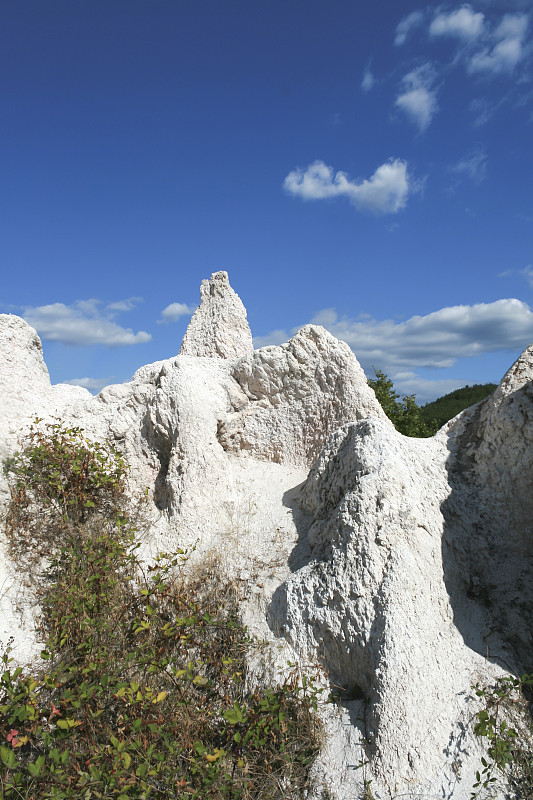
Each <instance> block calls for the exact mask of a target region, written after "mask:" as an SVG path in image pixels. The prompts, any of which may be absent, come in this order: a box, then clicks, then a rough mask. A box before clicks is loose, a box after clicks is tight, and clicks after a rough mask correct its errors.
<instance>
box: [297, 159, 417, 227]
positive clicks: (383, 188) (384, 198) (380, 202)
mask: <svg viewBox="0 0 533 800" xmlns="http://www.w3.org/2000/svg"><path fill="white" fill-rule="evenodd" d="M409 180H410V178H409V173H408V171H407V163H406V162H405V161H402V160H401V159H394V160H391V161H387V162H385V164H382V165H381V166H380V167H378V168H377V169H376V171H375V172H374V174H373V175H372V176H371V177H370V178H369V179H367V180H357V181H356V180H352V179H351V178H349V176H348V175H347V174H346V173H345V172H342V171H340V170H339V171H338V172H335V171H334V169H333V167H328V166H327V165H326V164H324V162H323V161H315V162H313V163H312V164H310V165H309V166H308V167H306V168H305V169H300V168H298V169H295V170H292V172H289V174H288V175H287V177H286V178H285V180H284V182H283V187H284V188H285V190H286V191H287V192H288V193H289V194H292V195H294V196H295V197H300V198H302V199H303V200H325V199H328V198H333V197H347V198H348V199H349V200H350V202H351V203H352V205H354V206H355V208H357V210H358V211H370V212H372V213H374V214H394V213H396V212H398V211H400V210H401V209H402V208H404V207H405V205H406V203H407V197H408V195H409V189H410V186H409Z"/></svg>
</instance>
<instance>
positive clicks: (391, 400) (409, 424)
mask: <svg viewBox="0 0 533 800" xmlns="http://www.w3.org/2000/svg"><path fill="white" fill-rule="evenodd" d="M374 372H375V373H376V377H375V378H369V379H368V385H369V386H370V387H371V388H372V389H373V390H374V392H375V395H376V397H377V399H378V400H379V403H380V405H381V407H382V409H383V411H384V412H385V414H386V415H387V416H388V418H389V419H390V420H391V422H392V423H393V425H394V427H395V428H396V430H397V431H399V432H400V433H403V435H404V436H414V437H418V438H427V437H428V436H433V434H435V433H436V432H437V431H438V429H439V426H438V425H437V423H436V422H434V421H431V420H430V421H425V420H423V419H422V416H421V414H420V408H419V407H418V406H417V404H416V401H415V396H414V394H413V395H404V396H403V397H400V395H399V394H398V392H396V391H395V390H394V385H393V382H392V381H391V380H390V379H389V378H388V377H387V376H386V375H385V373H384V372H382V371H381V370H380V369H375V370H374Z"/></svg>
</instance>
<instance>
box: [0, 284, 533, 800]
mask: <svg viewBox="0 0 533 800" xmlns="http://www.w3.org/2000/svg"><path fill="white" fill-rule="evenodd" d="M201 293H202V302H201V305H200V307H199V309H198V310H197V311H196V313H195V314H194V316H193V318H192V320H191V323H190V325H189V328H188V330H187V333H186V335H185V338H184V341H183V345H182V348H181V350H180V354H179V355H178V356H176V357H174V358H171V359H167V360H165V361H159V362H156V363H154V364H150V365H147V366H145V367H142V368H141V369H140V370H138V371H137V372H136V374H135V375H134V376H133V379H132V380H131V381H130V382H129V383H125V384H121V385H115V386H108V387H107V388H106V389H104V390H103V391H102V392H101V393H100V394H99V395H98V396H97V397H92V396H91V395H90V394H89V393H88V392H87V391H85V390H83V389H79V388H77V387H72V386H51V385H50V381H49V377H48V372H47V370H46V366H45V364H44V361H43V358H42V349H41V344H40V341H39V339H38V337H37V334H36V333H35V331H33V329H31V328H30V327H29V326H28V325H27V324H26V323H25V322H24V321H23V320H21V319H19V318H17V317H13V316H11V315H0V455H1V456H2V458H6V457H7V456H9V455H11V454H12V453H13V452H14V450H15V449H16V448H17V446H18V444H19V442H20V441H21V440H22V438H23V436H24V435H25V433H26V432H27V431H28V428H29V425H30V424H31V420H32V419H33V418H34V417H35V416H36V415H37V416H39V417H43V418H44V419H45V421H46V420H48V419H51V418H53V417H58V416H59V417H60V418H61V419H62V420H64V421H65V422H67V423H69V424H75V425H79V426H80V427H82V428H83V429H84V430H85V431H86V432H87V434H88V435H89V436H91V437H93V438H94V439H104V438H110V439H111V440H112V441H113V442H114V443H115V444H116V445H117V446H118V447H119V448H120V449H121V450H122V451H123V452H124V455H125V457H126V459H127V461H128V462H129V463H130V465H131V476H130V489H131V492H132V494H135V493H137V492H142V491H144V489H145V488H146V487H148V490H149V496H150V498H151V505H150V509H149V513H150V517H151V523H152V524H151V527H150V529H149V534H148V535H147V536H146V537H145V538H144V540H143V542H142V553H143V554H144V556H145V557H146V558H150V556H151V555H152V554H153V553H154V552H155V551H157V550H159V549H165V550H169V549H171V548H173V547H177V546H180V547H192V546H195V547H196V549H195V550H194V553H193V555H192V558H193V559H194V558H205V557H206V556H207V555H208V554H209V553H216V554H218V556H219V558H220V559H221V561H222V565H223V568H224V569H226V570H227V571H228V573H229V574H231V576H232V579H234V580H236V581H237V583H238V585H239V587H240V592H241V596H242V604H241V609H242V614H243V618H244V621H245V622H246V624H247V625H248V626H249V628H250V630H251V632H253V633H255V634H257V635H258V636H260V637H261V638H262V639H263V640H265V641H268V642H269V643H270V649H269V650H268V653H267V655H264V653H265V652H266V651H261V652H262V653H263V655H261V656H258V657H257V659H256V661H255V662H254V663H253V665H252V666H253V669H254V673H255V675H256V678H257V679H259V678H260V677H261V674H262V673H263V674H274V673H276V670H278V669H279V670H283V669H287V661H288V660H291V661H292V662H297V663H299V664H301V665H305V664H312V663H318V664H320V665H321V667H322V668H324V669H326V670H327V671H328V675H329V678H328V680H329V681H330V682H331V684H333V685H334V686H336V687H339V688H340V700H339V706H338V707H335V706H331V705H328V706H326V707H325V708H323V709H322V710H321V712H320V713H321V714H322V717H323V721H324V726H325V731H326V737H325V742H324V747H323V751H322V753H321V755H320V757H319V759H318V760H317V762H316V764H315V766H314V789H313V791H312V793H311V796H310V800H313V799H314V800H323V788H324V787H326V788H327V790H328V792H329V797H330V798H332V800H355V799H356V798H359V797H361V798H362V797H363V796H366V797H368V793H366V794H365V782H367V783H368V782H370V786H371V790H372V793H373V796H374V797H375V798H376V799H379V800H385V798H387V799H388V800H390V798H395V797H400V796H402V797H406V796H409V797H413V796H417V797H420V798H424V800H433V798H454V800H467V798H470V794H471V790H472V784H473V782H474V780H475V779H474V775H475V771H476V769H479V766H480V763H481V762H480V758H481V756H482V755H483V751H482V749H481V744H480V742H479V741H478V740H476V739H475V738H474V737H473V735H472V728H473V719H474V714H475V712H476V710H477V709H478V708H479V701H478V700H477V699H476V697H475V694H474V692H473V691H472V688H471V687H472V686H473V684H475V683H476V682H478V681H480V682H482V683H490V682H492V681H493V680H494V679H495V678H496V677H498V676H500V675H506V674H509V673H511V674H517V673H519V674H521V673H522V672H523V671H525V670H526V669H529V670H531V668H532V666H533V644H532V631H533V619H532V608H533V604H532V603H531V597H532V596H533V593H532V592H533V585H532V576H533V563H532V560H533V535H532V524H531V519H532V512H533V508H532V506H533V498H532V493H531V490H530V487H531V475H532V469H531V467H532V463H531V462H532V453H533V448H532V441H531V440H532V438H533V383H532V381H533V350H532V348H529V349H528V350H526V351H525V353H524V354H523V355H522V356H521V358H520V359H519V360H518V361H517V362H516V364H515V365H514V366H513V367H512V368H511V370H510V371H509V372H508V373H507V375H506V376H505V378H504V379H503V381H502V383H501V384H500V386H499V388H498V389H497V390H496V392H495V393H494V394H493V395H492V396H491V397H490V398H488V399H487V400H486V401H484V402H483V403H482V404H479V405H478V406H475V407H473V408H472V409H469V410H467V411H466V412H463V414H461V415H459V417H457V418H456V419H455V420H453V421H451V422H450V423H448V424H447V425H446V426H445V427H444V428H443V429H442V430H441V431H440V432H439V433H438V434H437V435H436V436H435V437H433V438H432V439H427V440H415V439H408V438H406V437H403V436H401V435H400V434H399V433H397V432H396V431H395V429H394V427H393V426H392V424H391V423H390V422H389V420H388V419H387V418H386V417H385V415H384V414H383V412H382V410H381V408H380V406H379V405H378V403H377V401H376V399H375V396H374V394H373V392H372V390H371V389H370V388H369V387H368V385H367V383H366V380H365V378H364V375H363V372H362V370H361V368H360V366H359V364H358V362H357V360H356V358H355V356H354V355H353V353H352V352H351V351H350V349H349V348H348V347H347V345H345V344H343V343H341V342H339V341H337V340H336V339H335V338H334V337H332V336H331V335H330V334H329V333H327V331H325V330H324V329H323V328H320V327H317V326H305V327H304V328H302V329H301V330H300V331H299V332H298V333H297V334H296V336H294V337H293V338H292V339H291V340H290V341H289V342H287V343H285V344H283V345H281V346H276V347H266V348H262V349H260V350H258V351H255V352H254V351H253V350H252V343H251V334H250V330H249V327H248V323H247V321H246V312H245V310H244V307H243V305H242V303H241V301H240V300H239V298H238V297H237V295H235V293H234V292H233V290H232V289H231V287H230V286H229V282H228V279H227V275H226V273H215V274H214V275H213V276H212V277H211V280H210V281H204V282H203V284H202V289H201ZM7 498H8V490H7V483H6V480H5V478H4V477H2V476H0V501H2V502H4V503H5V502H6V501H7ZM0 586H1V591H0V640H2V641H3V642H4V643H5V642H6V641H7V638H8V636H9V635H10V634H12V635H14V637H15V651H14V652H15V656H16V657H17V659H18V660H19V661H21V662H22V661H25V660H28V659H30V658H32V657H36V655H37V654H38V651H39V649H40V645H39V642H37V641H36V636H35V632H34V630H33V625H32V621H34V619H35V614H36V609H35V607H34V606H33V605H32V603H31V598H28V597H26V595H25V593H24V587H23V578H21V576H20V575H17V574H16V571H15V570H14V568H13V565H11V564H10V563H9V561H8V559H7V557H6V552H5V548H4V543H3V541H2V539H1V537H0ZM496 796H497V797H501V798H503V797H504V796H505V794H504V791H503V790H498V789H497V790H496ZM481 797H483V795H481Z"/></svg>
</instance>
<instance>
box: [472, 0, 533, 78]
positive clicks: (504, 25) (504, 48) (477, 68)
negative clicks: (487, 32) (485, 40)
mask: <svg viewBox="0 0 533 800" xmlns="http://www.w3.org/2000/svg"><path fill="white" fill-rule="evenodd" d="M528 26H529V20H528V17H527V15H526V14H521V13H519V14H505V16H504V17H503V18H502V20H501V22H500V23H499V25H498V26H497V27H496V29H495V30H494V31H493V33H492V34H491V37H490V44H489V45H488V46H485V47H483V48H482V49H481V50H479V51H477V52H476V53H474V54H473V55H472V56H471V57H470V59H469V62H468V71H469V72H470V73H487V74H494V75H499V74H501V73H505V72H508V73H509V72H512V71H513V70H514V68H515V67H516V65H517V64H518V63H519V62H520V61H521V60H522V59H523V57H524V55H525V46H524V45H525V38H526V33H527V29H528Z"/></svg>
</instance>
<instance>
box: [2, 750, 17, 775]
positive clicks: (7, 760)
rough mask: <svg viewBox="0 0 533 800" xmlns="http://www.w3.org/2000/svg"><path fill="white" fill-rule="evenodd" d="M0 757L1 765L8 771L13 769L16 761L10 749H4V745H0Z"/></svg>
mask: <svg viewBox="0 0 533 800" xmlns="http://www.w3.org/2000/svg"><path fill="white" fill-rule="evenodd" d="M0 757H1V758H2V761H3V763H4V764H5V766H6V767H7V768H8V769H15V767H16V766H17V759H16V757H15V753H14V752H13V750H11V748H10V747H6V746H5V745H0Z"/></svg>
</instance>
